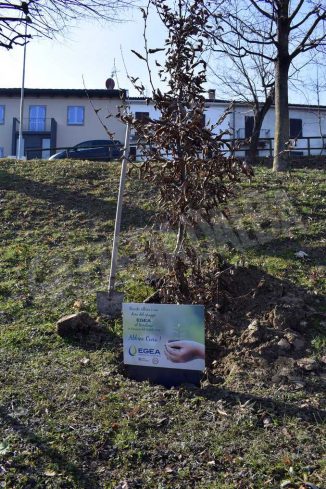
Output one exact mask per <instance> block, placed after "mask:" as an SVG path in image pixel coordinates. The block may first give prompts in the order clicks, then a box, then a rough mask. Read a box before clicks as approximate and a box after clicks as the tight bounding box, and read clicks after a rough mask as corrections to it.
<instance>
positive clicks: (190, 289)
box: [157, 257, 324, 382]
mask: <svg viewBox="0 0 326 489" xmlns="http://www.w3.org/2000/svg"><path fill="white" fill-rule="evenodd" d="M170 270H171V271H170V272H169V274H168V275H167V276H166V277H164V279H162V280H161V282H160V286H159V290H158V293H157V295H158V296H159V298H160V300H161V302H165V303H168V302H175V301H176V300H177V302H179V303H201V304H205V306H206V329H207V332H206V337H207V367H208V369H209V370H210V371H211V372H213V373H214V374H215V375H217V376H223V377H227V376H230V375H237V376H246V374H247V373H248V374H250V376H251V378H253V377H257V378H261V379H263V378H266V376H267V375H268V378H269V379H272V381H273V382H280V381H282V382H284V381H287V380H288V381H298V382H299V381H300V379H302V376H303V375H304V374H305V373H307V372H316V373H321V372H322V370H323V366H324V365H323V364H322V362H317V361H316V360H315V359H313V358H312V351H311V339H312V336H313V334H312V331H311V329H312V325H313V323H314V321H315V320H316V317H318V316H319V315H322V313H318V311H316V309H315V306H316V301H319V303H320V301H321V300H323V299H321V298H316V297H315V296H312V295H311V294H309V293H308V292H307V291H306V290H304V289H301V288H298V287H296V286H295V285H293V284H292V283H290V282H287V281H285V280H284V281H283V280H280V279H277V278H275V277H273V276H271V275H268V274H266V273H264V272H263V271H262V270H260V269H258V268H255V267H248V268H246V267H235V266H230V265H229V264H226V263H222V262H221V260H220V259H219V257H215V258H214V259H209V260H206V261H205V263H202V262H201V263H198V261H197V262H196V263H194V261H193V260H191V259H189V257H188V258H186V259H182V260H181V259H180V260H179V262H178V261H177V262H176V263H175V264H174V267H173V269H170ZM172 298H174V300H172Z"/></svg>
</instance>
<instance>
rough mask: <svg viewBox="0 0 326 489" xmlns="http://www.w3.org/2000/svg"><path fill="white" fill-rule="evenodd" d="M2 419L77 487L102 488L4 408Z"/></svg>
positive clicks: (1, 411) (1, 407)
mask: <svg viewBox="0 0 326 489" xmlns="http://www.w3.org/2000/svg"><path fill="white" fill-rule="evenodd" d="M0 419H1V421H2V423H4V424H6V425H7V426H8V427H10V428H11V429H12V430H13V431H14V432H16V433H17V434H18V435H19V436H20V437H21V438H23V439H24V440H25V441H26V442H28V443H30V444H32V445H34V446H35V447H37V449H38V450H39V451H40V454H41V456H44V457H45V458H46V459H47V460H48V462H50V463H55V464H56V465H57V466H58V468H59V470H60V472H62V473H63V474H66V475H67V476H69V477H71V478H72V479H73V480H74V482H75V483H77V484H78V486H77V487H79V488H82V489H90V488H94V489H96V488H99V487H100V486H99V484H98V481H97V480H96V479H95V478H93V477H91V476H89V475H88V474H86V473H85V472H84V471H83V470H82V469H81V468H80V467H78V466H77V465H75V464H74V463H73V462H71V461H69V458H67V456H66V455H64V454H62V453H60V451H59V450H57V449H56V448H53V447H51V446H50V444H49V442H48V441H47V440H46V439H45V438H44V437H43V436H40V435H38V434H36V433H35V432H34V431H32V430H31V429H29V428H28V426H26V425H25V424H23V423H22V422H21V421H19V420H18V419H16V418H13V417H11V416H10V415H9V413H8V412H7V411H6V409H5V408H4V407H3V406H0ZM31 477H32V474H31ZM25 487H27V486H25ZM31 487H32V486H31Z"/></svg>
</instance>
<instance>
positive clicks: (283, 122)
mask: <svg viewBox="0 0 326 489" xmlns="http://www.w3.org/2000/svg"><path fill="white" fill-rule="evenodd" d="M278 4H279V6H278V12H277V59H276V62H275V134H274V162H273V170H274V171H284V170H286V169H287V168H288V164H289V154H288V151H287V147H288V142H289V89H288V80H289V67H290V56H289V33H290V23H291V21H290V19H289V0H281V1H280V2H278Z"/></svg>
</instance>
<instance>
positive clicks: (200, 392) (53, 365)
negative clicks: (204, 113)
mask: <svg viewBox="0 0 326 489" xmlns="http://www.w3.org/2000/svg"><path fill="white" fill-rule="evenodd" d="M118 179H119V167H118V165H111V164H98V163H87V162H73V161H62V162H60V161H58V162H55V163H53V162H39V161H32V162H30V161H29V162H21V163H17V162H15V161H5V160H2V162H1V163H0V229H1V236H0V366H1V368H0V481H1V482H0V486H1V487H5V488H9V489H29V488H45V487H46V488H63V489H69V488H76V489H80V488H87V489H93V488H94V489H96V488H104V489H111V488H112V489H113V488H116V487H118V486H119V483H121V484H122V483H123V481H127V482H128V486H127V485H126V484H125V486H124V487H129V488H141V489H146V488H162V489H163V488H164V489H165V488H171V489H177V488H182V489H185V488H199V489H208V488H216V489H232V488H234V489H242V488H243V489H247V488H257V489H261V488H264V487H266V488H279V487H280V485H281V483H282V481H285V480H288V481H290V482H291V484H292V486H288V487H293V488H295V489H299V487H300V485H301V487H304V486H302V483H303V482H304V481H308V482H310V483H312V484H315V485H317V486H318V487H320V488H321V487H323V483H324V481H325V480H326V466H325V458H324V455H325V430H324V425H323V421H322V414H323V413H322V412H321V409H322V407H323V406H322V398H323V394H322V386H321V384H320V382H319V379H317V378H315V377H313V376H312V377H311V379H310V381H309V382H308V383H307V386H306V387H305V388H303V389H302V388H301V389H300V388H299V389H298V388H297V387H295V386H294V385H286V386H282V385H277V386H274V385H272V384H270V383H269V382H268V379H266V381H265V382H257V381H256V380H254V381H252V382H250V372H249V373H248V376H247V380H246V382H245V383H242V384H241V382H239V380H237V381H235V379H234V378H232V375H231V376H230V377H229V378H228V379H224V383H221V384H220V385H217V386H216V385H209V384H207V383H204V384H203V385H202V387H201V388H200V389H194V388H191V387H187V386H184V387H181V388H180V389H170V390H167V389H165V388H163V387H161V386H153V385H150V384H148V383H147V382H144V383H137V382H134V381H131V380H129V379H127V378H125V377H124V376H123V374H122V368H121V351H122V349H121V347H122V339H121V329H122V328H121V322H120V321H116V322H112V323H109V322H106V323H105V324H106V329H107V338H106V340H105V341H102V342H101V343H96V342H92V341H91V340H90V341H85V343H83V344H82V343H78V342H68V341H64V340H63V339H61V338H60V337H58V335H57V334H56V330H55V323H56V321H57V320H58V319H59V318H60V317H61V316H62V315H65V314H70V313H72V312H74V311H75V309H76V307H82V309H83V310H87V311H89V312H90V313H91V314H92V315H94V316H95V317H96V304H95V293H96V291H97V290H103V289H104V288H105V286H106V284H107V276H108V270H109V258H110V248H111V240H112V232H113V226H114V213H115V202H116V195H117V190H118ZM243 192H244V193H243V194H239V197H238V200H237V202H236V203H234V204H233V203H232V204H230V206H229V207H230V209H229V211H230V221H229V222H228V223H225V221H223V220H221V218H220V217H219V215H218V214H217V215H216V218H215V221H216V223H215V228H214V229H213V232H211V233H208V231H207V229H204V228H203V229H202V230H201V233H199V234H198V233H196V234H195V233H194V234H193V239H196V240H197V243H198V245H200V246H201V247H202V249H203V252H205V251H207V249H210V247H212V246H216V247H218V248H219V249H220V251H222V252H223V254H224V255H225V256H226V257H227V258H228V259H229V260H230V261H231V262H233V263H246V264H252V265H255V266H257V267H259V268H262V269H263V270H264V271H266V272H267V273H270V274H271V275H274V276H276V277H279V278H281V279H282V278H287V279H290V280H291V281H292V282H293V283H294V284H296V285H298V286H300V287H304V288H306V289H308V290H310V291H311V293H312V294H313V295H316V297H318V296H319V295H321V294H324V293H325V291H326V286H325V269H326V264H325V250H324V247H325V228H324V226H325V223H324V217H325V214H324V213H325V202H326V186H325V179H324V173H323V172H322V171H318V170H295V171H293V172H292V173H291V175H273V174H271V173H270V172H269V171H268V170H266V169H257V175H256V177H255V178H254V179H253V181H252V182H251V183H249V182H244V184H243ZM153 195H154V191H153V190H152V189H150V188H149V187H148V186H146V185H144V183H143V182H141V181H139V180H137V179H135V178H133V179H129V180H128V184H127V193H126V199H125V208H124V214H123V226H122V236H121V248H120V268H119V276H118V284H119V287H120V288H121V289H123V290H124V291H125V293H126V300H127V301H142V300H143V299H144V298H145V297H146V296H148V294H150V293H151V291H152V289H151V287H150V286H149V285H146V283H145V282H144V279H145V278H146V277H147V276H148V275H151V274H153V273H155V271H156V270H155V267H153V266H152V267H149V266H148V264H146V260H145V259H144V256H143V249H144V244H145V242H146V240H148V239H149V236H150V234H151V225H152V220H151V219H152V217H153V214H154V210H155V205H154V204H153ZM230 223H231V224H230ZM197 231H198V230H197ZM235 231H236V232H235ZM223 233H224V234H223ZM163 242H164V243H165V245H166V248H167V250H168V249H170V248H171V246H172V243H173V233H167V234H166V235H164V239H163ZM300 250H302V251H305V252H306V253H308V255H309V256H308V259H306V260H300V259H298V258H296V257H295V255H294V254H295V253H296V252H298V251H300ZM76 301H77V302H78V301H81V303H82V305H81V306H76ZM309 328H310V330H311V339H312V346H313V348H314V354H315V355H316V356H317V357H320V356H321V355H323V354H325V321H323V320H321V319H320V318H318V317H317V318H313V319H312V320H311V323H310V324H309ZM248 379H249V381H248ZM266 419H267V420H268V423H267V422H266ZM120 487H121V486H120Z"/></svg>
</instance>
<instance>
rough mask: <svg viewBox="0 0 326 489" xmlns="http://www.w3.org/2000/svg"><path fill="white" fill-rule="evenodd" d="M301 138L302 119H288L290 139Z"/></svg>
mask: <svg viewBox="0 0 326 489" xmlns="http://www.w3.org/2000/svg"><path fill="white" fill-rule="evenodd" d="M295 138H302V119H290V139H295Z"/></svg>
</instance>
